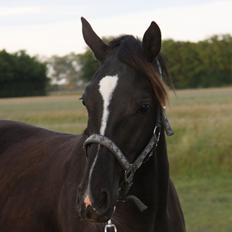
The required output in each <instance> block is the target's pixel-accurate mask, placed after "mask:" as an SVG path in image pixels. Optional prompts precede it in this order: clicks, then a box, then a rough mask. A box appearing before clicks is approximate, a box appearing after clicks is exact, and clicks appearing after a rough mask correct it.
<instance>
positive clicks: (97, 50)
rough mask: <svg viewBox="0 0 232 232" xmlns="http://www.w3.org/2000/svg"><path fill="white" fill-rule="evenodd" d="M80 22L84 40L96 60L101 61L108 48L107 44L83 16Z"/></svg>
mask: <svg viewBox="0 0 232 232" xmlns="http://www.w3.org/2000/svg"><path fill="white" fill-rule="evenodd" d="M81 22H82V33H83V37H84V40H85V42H86V43H87V45H88V46H89V47H90V49H91V50H92V51H93V53H94V55H95V57H96V58H97V59H98V60H100V61H103V60H104V59H105V57H106V55H107V52H108V50H109V48H108V46H107V45H106V44H105V43H104V42H103V41H102V39H101V38H99V36H98V35H97V34H96V33H95V32H94V30H93V28H92V27H91V25H90V24H89V22H88V21H87V20H86V19H85V18H83V17H81Z"/></svg>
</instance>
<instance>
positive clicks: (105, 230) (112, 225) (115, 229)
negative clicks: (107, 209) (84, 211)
mask: <svg viewBox="0 0 232 232" xmlns="http://www.w3.org/2000/svg"><path fill="white" fill-rule="evenodd" d="M108 229H113V232H117V227H116V226H115V225H114V224H113V223H112V222H111V220H109V221H108V222H107V224H106V225H105V228H104V232H108Z"/></svg>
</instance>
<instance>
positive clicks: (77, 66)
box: [0, 35, 232, 97]
mask: <svg viewBox="0 0 232 232" xmlns="http://www.w3.org/2000/svg"><path fill="white" fill-rule="evenodd" d="M161 53H162V55H163V57H164V60H165V61H166V64H167V67H168V70H169V74H170V76H171V78H172V80H173V84H174V87H175V88H201V87H218V86H228V85H232V36H231V35H221V36H218V35H215V36H212V37H210V38H208V39H205V40H203V41H199V42H187V41H175V40H171V39H169V40H164V41H163V44H162V50H161ZM98 66H99V63H98V61H96V60H95V58H94V57H93V54H92V53H91V51H90V50H89V49H86V51H85V52H84V53H82V54H76V53H70V54H67V55H65V56H52V57H49V58H47V59H46V61H45V62H42V61H41V60H39V59H38V58H36V57H32V56H29V55H28V54H27V53H26V52H25V51H19V52H16V53H12V54H10V53H8V52H7V51H5V50H2V51H0V97H17V96H35V95H46V93H47V90H48V89H51V86H60V85H62V86H63V87H64V88H67V89H75V88H77V86H79V87H80V86H82V85H83V83H86V82H88V81H89V80H90V79H91V77H92V76H93V75H94V73H95V72H96V70H97V68H98ZM49 86H50V87H49ZM48 87H49V88H48Z"/></svg>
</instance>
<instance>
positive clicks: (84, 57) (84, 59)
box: [78, 49, 99, 81]
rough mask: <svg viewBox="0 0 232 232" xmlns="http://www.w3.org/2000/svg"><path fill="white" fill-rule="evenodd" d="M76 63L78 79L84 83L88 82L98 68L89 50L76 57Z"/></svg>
mask: <svg viewBox="0 0 232 232" xmlns="http://www.w3.org/2000/svg"><path fill="white" fill-rule="evenodd" d="M78 61H79V65H80V71H79V77H80V78H81V79H82V80H84V81H89V80H90V79H91V78H92V77H93V75H94V73H95V72H96V70H97V68H98V66H99V63H98V61H97V60H96V59H95V57H94V56H93V54H92V52H91V51H90V50H89V49H87V50H86V51H85V52H84V53H82V54H79V55H78Z"/></svg>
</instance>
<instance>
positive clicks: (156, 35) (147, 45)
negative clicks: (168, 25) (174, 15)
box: [143, 22, 161, 62]
mask: <svg viewBox="0 0 232 232" xmlns="http://www.w3.org/2000/svg"><path fill="white" fill-rule="evenodd" d="M160 49H161V31H160V28H159V26H158V25H157V24H156V23H155V22H151V25H150V26H149V28H148V29H147V30H146V32H145V33H144V36H143V50H144V53H145V56H146V57H147V59H148V61H149V62H152V61H153V60H154V59H155V57H156V56H157V55H158V54H159V52H160Z"/></svg>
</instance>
